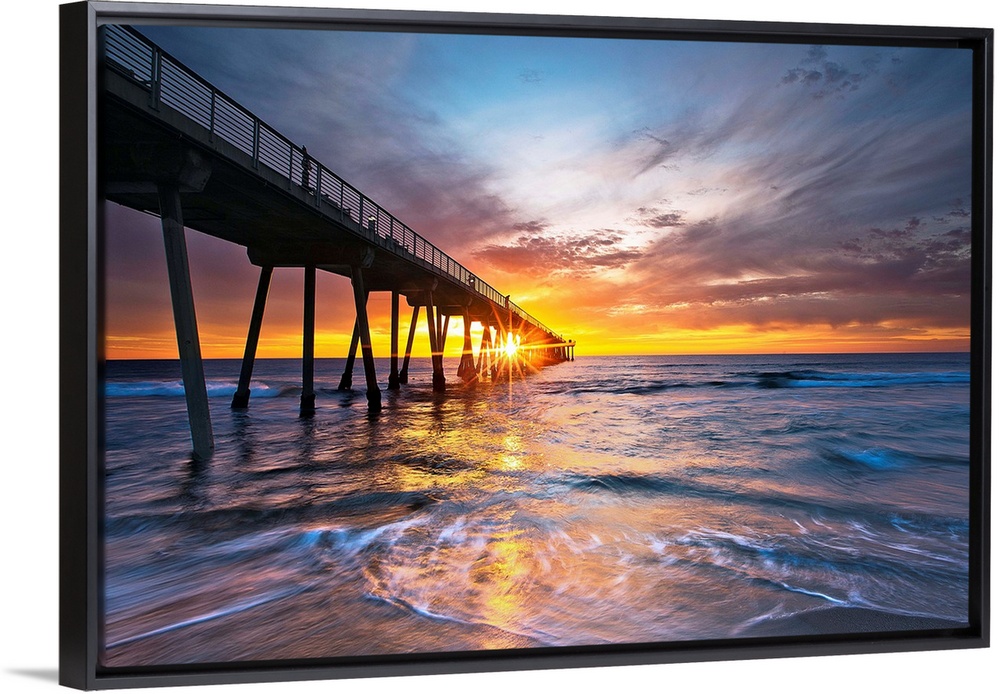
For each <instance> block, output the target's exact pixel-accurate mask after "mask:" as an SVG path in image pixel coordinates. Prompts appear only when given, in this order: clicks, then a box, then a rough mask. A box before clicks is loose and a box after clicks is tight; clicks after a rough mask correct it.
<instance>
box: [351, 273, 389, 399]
mask: <svg viewBox="0 0 1000 694" xmlns="http://www.w3.org/2000/svg"><path fill="white" fill-rule="evenodd" d="M351 285H352V286H353V287H354V306H355V309H356V311H357V314H358V315H357V326H358V335H359V337H360V339H361V360H362V361H363V362H364V366H365V385H366V386H367V390H366V391H365V395H366V397H367V398H368V411H369V412H378V411H379V410H381V409H382V391H381V390H380V389H379V387H378V375H377V374H376V373H375V353H374V352H373V351H372V337H371V332H370V331H369V329H368V293H367V292H366V291H365V283H364V274H363V272H362V270H361V268H360V267H359V266H357V265H354V266H352V267H351Z"/></svg>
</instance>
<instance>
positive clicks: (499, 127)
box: [106, 27, 972, 358]
mask: <svg viewBox="0 0 1000 694" xmlns="http://www.w3.org/2000/svg"><path fill="white" fill-rule="evenodd" d="M143 32H144V33H146V34H147V36H149V37H150V38H151V39H153V40H154V41H155V42H157V43H159V44H160V45H161V46H162V47H163V48H165V49H166V50H167V51H168V52H170V53H171V54H173V55H174V56H175V57H176V58H178V59H179V60H181V61H182V62H184V63H185V64H187V65H188V66H189V67H191V68H192V69H194V70H195V71H196V72H198V73H200V74H201V75H203V76H204V77H205V78H207V79H208V80H209V81H211V82H213V83H214V84H216V85H217V86H218V87H220V88H221V89H222V90H223V91H225V92H226V93H227V94H229V95H230V96H231V97H233V98H235V99H236V100H237V101H239V102H241V103H242V104H244V105H245V106H246V107H248V108H249V109H250V110H251V111H253V112H254V113H256V114H257V115H258V116H260V117H261V118H262V119H263V120H264V121H266V122H267V123H269V124H270V125H271V126H273V127H274V128H276V129H277V130H278V131H280V132H282V133H284V134H285V135H286V136H288V137H289V138H290V139H292V141H294V142H297V143H302V144H305V145H307V146H308V147H309V152H310V154H311V155H312V156H314V157H315V158H317V159H318V160H319V161H321V162H323V163H324V164H325V165H326V166H327V167H328V168H330V169H331V170H333V171H335V172H337V173H338V174H339V175H340V176H342V177H343V178H344V179H346V180H347V181H348V182H350V183H351V184H353V185H354V186H355V187H357V188H359V189H360V190H362V191H363V192H364V193H365V194H366V195H368V196H369V197H371V198H373V199H374V200H376V201H378V202H379V204H381V205H382V206H383V207H384V208H386V209H388V210H389V211H390V212H392V213H393V214H394V215H395V216H396V217H397V218H399V219H401V220H403V221H404V222H405V223H406V224H408V225H409V226H410V227H411V228H413V229H414V230H416V231H417V232H418V233H420V234H422V235H423V236H425V237H426V238H427V239H428V240H430V241H432V242H433V243H435V244H437V245H438V246H439V247H440V248H442V249H443V250H445V251H446V252H448V253H449V254H450V255H451V256H452V257H454V258H456V259H457V260H459V261H460V262H462V263H463V264H464V265H466V267H468V268H469V269H470V270H471V271H472V272H474V273H475V274H476V275H478V276H479V277H481V278H483V279H485V280H486V281H488V282H489V283H491V284H492V285H493V286H494V287H496V288H497V289H498V290H500V291H501V293H503V294H508V293H509V294H510V295H511V298H512V300H513V301H515V302H517V303H518V304H519V305H520V306H522V307H523V308H524V309H526V310H527V311H528V312H529V313H531V314H532V315H533V316H535V317H536V318H538V319H539V320H541V321H542V322H543V323H545V324H546V325H548V326H550V327H551V328H553V329H554V330H555V331H556V332H558V333H560V334H562V335H563V336H565V337H567V338H569V339H573V340H575V341H576V342H577V343H578V347H577V354H578V355H587V354H667V353H687V354H691V353H754V352H757V353H778V352H838V351H856V352H874V351H925V350H932V351H933V350H944V351H950V350H965V349H968V345H969V324H970V312H969V301H970V285H971V277H970V270H971V263H970V242H971V230H970V209H971V200H970V191H971V185H972V182H971V172H972V162H971V151H972V123H971V95H972V83H971V53H969V52H967V51H964V50H947V49H927V48H901V47H878V46H853V47H852V46H813V45H799V44H781V45H776V44H736V43H705V42H679V41H673V42H663V41H625V40H613V39H571V38H532V37H503V36H492V37H484V36H478V37H473V36H454V35H435V34H389V33H347V32H321V31H317V32H299V31H296V32H290V31H281V30H262V29H219V28H204V27H201V28H195V27H144V28H143ZM106 220H107V221H106V230H107V250H106V262H107V278H108V281H107V285H106V286H107V323H106V325H107V329H106V333H107V338H106V339H107V356H108V357H109V358H128V357H141V358H148V357H165V358H171V357H175V356H176V344H175V338H174V334H173V322H172V317H171V313H170V303H169V294H168V291H167V280H166V264H165V260H164V257H163V247H162V238H161V236H160V231H159V222H158V220H157V219H156V218H155V217H150V216H147V215H141V214H139V213H136V212H134V211H131V210H127V209H124V208H120V207H117V206H115V205H113V204H109V205H108V210H107V216H106ZM188 244H189V253H190V255H191V264H192V275H193V284H194V291H195V301H196V305H197V312H198V321H199V328H200V330H201V339H202V351H203V353H204V355H205V356H206V357H209V358H212V357H239V356H241V355H242V351H243V342H244V340H245V337H246V328H247V323H248V321H249V315H250V310H251V306H252V302H253V296H254V290H255V286H256V278H257V269H256V268H254V267H253V266H251V265H250V264H249V262H248V260H247V258H246V253H245V251H244V250H243V249H241V248H239V247H236V246H232V245H230V244H227V243H225V242H222V241H219V240H216V239H212V238H210V237H207V236H204V235H202V234H199V233H198V232H195V231H190V230H189V231H188ZM301 291H302V271H301V270H294V269H285V270H276V271H275V279H274V281H273V283H272V290H271V295H270V298H269V303H268V308H267V311H266V312H265V316H264V326H263V334H262V337H261V345H260V349H259V351H258V355H259V356H261V357H278V356H288V357H291V356H296V355H297V354H300V353H301V329H302V328H301V320H302V303H301V302H302V298H301ZM318 299H319V308H318V313H317V348H316V351H317V355H318V356H343V355H344V354H345V353H346V350H347V344H348V341H349V339H350V332H351V328H352V326H353V322H354V315H353V304H352V302H351V294H350V285H349V281H348V280H346V279H344V278H340V277H335V276H328V275H327V276H324V275H323V273H321V277H320V279H319V284H318ZM388 302H389V299H388V296H387V295H386V296H381V295H378V294H375V295H373V296H372V299H371V300H370V303H369V313H370V318H371V321H372V329H373V341H374V344H375V349H376V353H377V354H379V353H384V354H388V340H389V307H388ZM403 315H404V316H406V315H407V311H406V310H404V311H403ZM406 320H407V319H406V318H404V319H403V323H404V330H405V326H406ZM421 323H423V321H422V320H421ZM457 323H460V321H453V325H452V327H451V331H452V332H451V335H452V337H450V338H449V352H452V351H456V352H457V350H460V348H461V339H460V338H459V337H458V335H460V331H461V327H460V325H457ZM418 335H420V336H422V337H423V339H422V340H421V339H418V340H417V345H418V347H417V350H416V353H417V354H424V353H426V352H427V351H428V350H427V347H426V345H427V339H426V330H425V329H424V328H421V329H420V330H419V332H418Z"/></svg>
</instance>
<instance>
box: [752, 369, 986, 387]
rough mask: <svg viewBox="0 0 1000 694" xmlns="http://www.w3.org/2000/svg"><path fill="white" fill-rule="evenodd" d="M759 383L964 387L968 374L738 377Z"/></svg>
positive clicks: (756, 374)
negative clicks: (748, 378)
mask: <svg viewBox="0 0 1000 694" xmlns="http://www.w3.org/2000/svg"><path fill="white" fill-rule="evenodd" d="M738 375H741V376H749V377H752V378H755V379H756V386H757V387H758V388H880V387H892V386H911V385H918V386H925V385H928V386H929V385H965V384H967V383H969V382H970V381H971V377H970V374H969V372H967V371H916V372H901V373H896V372H891V371H882V372H878V371H873V372H871V373H838V372H830V371H815V370H812V369H806V370H803V371H762V372H749V373H743V374H738Z"/></svg>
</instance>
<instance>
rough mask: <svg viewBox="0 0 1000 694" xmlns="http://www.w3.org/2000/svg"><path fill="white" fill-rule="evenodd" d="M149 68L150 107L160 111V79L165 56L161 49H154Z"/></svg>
mask: <svg viewBox="0 0 1000 694" xmlns="http://www.w3.org/2000/svg"><path fill="white" fill-rule="evenodd" d="M151 61H152V63H151V64H150V66H149V107H150V108H151V109H153V110H154V111H159V110H160V77H161V74H162V69H163V54H162V53H161V52H160V49H159V48H154V49H153V54H152V56H151Z"/></svg>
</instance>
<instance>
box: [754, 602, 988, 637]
mask: <svg viewBox="0 0 1000 694" xmlns="http://www.w3.org/2000/svg"><path fill="white" fill-rule="evenodd" d="M967 626H968V624H964V623H962V622H953V621H950V620H947V619H935V618H929V617H909V616H905V615H898V614H892V613H891V612H882V611H880V610H870V609H864V608H858V607H831V608H825V609H820V610H814V611H812V612H803V613H800V614H797V615H793V616H790V617H781V618H778V619H770V620H767V621H763V622H759V623H757V624H755V625H753V626H752V627H750V628H749V629H747V630H746V631H745V632H743V633H742V634H741V636H810V635H817V634H856V633H872V632H896V631H925V630H929V629H964V628H966V627H967Z"/></svg>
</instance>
